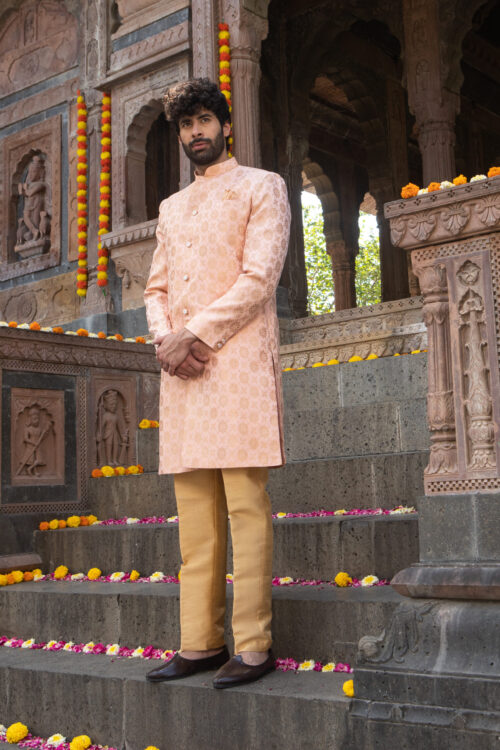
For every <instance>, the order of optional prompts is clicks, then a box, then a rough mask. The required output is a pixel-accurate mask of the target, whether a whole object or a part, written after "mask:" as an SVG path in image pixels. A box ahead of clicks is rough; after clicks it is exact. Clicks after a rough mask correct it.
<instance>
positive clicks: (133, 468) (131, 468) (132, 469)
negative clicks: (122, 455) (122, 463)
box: [127, 466, 139, 474]
mask: <svg viewBox="0 0 500 750" xmlns="http://www.w3.org/2000/svg"><path fill="white" fill-rule="evenodd" d="M127 472H128V473H129V474H139V468H138V467H137V466H129V467H128V469H127Z"/></svg>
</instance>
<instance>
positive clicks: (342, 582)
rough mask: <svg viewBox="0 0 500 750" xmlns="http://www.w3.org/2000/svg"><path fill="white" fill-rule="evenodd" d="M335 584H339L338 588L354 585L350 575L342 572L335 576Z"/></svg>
mask: <svg viewBox="0 0 500 750" xmlns="http://www.w3.org/2000/svg"><path fill="white" fill-rule="evenodd" d="M335 583H336V584H337V586H340V587H341V588H344V587H345V586H349V584H350V583H352V578H351V576H350V575H349V574H348V573H344V572H340V573H337V575H336V576H335Z"/></svg>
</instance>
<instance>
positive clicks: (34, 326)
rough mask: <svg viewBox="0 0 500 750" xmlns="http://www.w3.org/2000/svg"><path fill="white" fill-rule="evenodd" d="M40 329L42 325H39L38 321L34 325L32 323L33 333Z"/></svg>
mask: <svg viewBox="0 0 500 750" xmlns="http://www.w3.org/2000/svg"><path fill="white" fill-rule="evenodd" d="M40 328H41V326H40V323H37V322H36V320H34V321H33V323H30V330H31V331H39V330H40Z"/></svg>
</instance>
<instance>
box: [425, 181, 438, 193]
mask: <svg viewBox="0 0 500 750" xmlns="http://www.w3.org/2000/svg"><path fill="white" fill-rule="evenodd" d="M427 190H428V191H429V193H434V192H435V191H436V190H441V183H440V182H430V183H429V184H428V185H427Z"/></svg>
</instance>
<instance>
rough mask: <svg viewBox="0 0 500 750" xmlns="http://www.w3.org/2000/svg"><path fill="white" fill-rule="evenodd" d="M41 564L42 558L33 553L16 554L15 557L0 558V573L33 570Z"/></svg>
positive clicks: (5, 556)
mask: <svg viewBox="0 0 500 750" xmlns="http://www.w3.org/2000/svg"><path fill="white" fill-rule="evenodd" d="M41 564H42V558H41V557H40V555H37V554H36V553H35V552H18V553H17V554H15V555H1V556H0V573H10V572H11V571H12V570H22V571H25V570H34V569H35V568H39V567H40V566H41Z"/></svg>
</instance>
